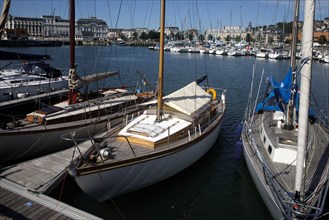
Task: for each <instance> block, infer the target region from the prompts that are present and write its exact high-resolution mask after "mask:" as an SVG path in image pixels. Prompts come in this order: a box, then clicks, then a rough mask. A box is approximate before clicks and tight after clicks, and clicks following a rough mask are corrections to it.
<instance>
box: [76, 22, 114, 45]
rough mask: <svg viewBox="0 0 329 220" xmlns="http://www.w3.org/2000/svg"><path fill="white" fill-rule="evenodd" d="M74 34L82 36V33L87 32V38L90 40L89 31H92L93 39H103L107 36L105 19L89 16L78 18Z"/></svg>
mask: <svg viewBox="0 0 329 220" xmlns="http://www.w3.org/2000/svg"><path fill="white" fill-rule="evenodd" d="M76 30H77V32H76V35H80V36H82V38H83V37H84V35H83V33H88V34H87V35H86V36H88V40H90V33H93V40H105V39H106V38H107V32H108V27H107V24H106V22H105V21H103V20H102V19H97V18H96V17H91V18H80V19H79V20H78V21H77V23H76Z"/></svg>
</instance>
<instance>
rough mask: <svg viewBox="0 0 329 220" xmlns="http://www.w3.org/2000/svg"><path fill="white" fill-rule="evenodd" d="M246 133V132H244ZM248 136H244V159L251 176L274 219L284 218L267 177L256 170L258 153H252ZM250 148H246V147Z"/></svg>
mask: <svg viewBox="0 0 329 220" xmlns="http://www.w3.org/2000/svg"><path fill="white" fill-rule="evenodd" d="M243 135H246V134H243ZM245 138H246V137H244V136H242V141H243V148H244V149H243V150H244V151H243V155H244V159H245V161H246V164H247V167H248V170H249V173H250V175H251V178H252V180H253V182H254V184H255V186H256V188H257V191H258V193H259V194H260V196H261V197H262V200H263V202H264V203H265V205H266V207H267V208H268V210H269V212H270V213H271V215H272V217H273V218H274V219H284V217H283V215H282V214H281V212H280V210H279V207H278V205H277V204H276V203H275V200H274V198H273V197H272V193H271V190H270V188H269V187H268V184H267V183H266V182H265V179H264V178H263V177H264V176H263V175H259V174H258V172H257V171H256V170H255V167H258V165H257V164H255V163H256V162H255V160H256V161H259V160H258V159H256V157H257V155H256V153H251V146H250V145H249V143H248V142H247V141H246V140H245ZM247 147H248V148H249V149H246V148H247Z"/></svg>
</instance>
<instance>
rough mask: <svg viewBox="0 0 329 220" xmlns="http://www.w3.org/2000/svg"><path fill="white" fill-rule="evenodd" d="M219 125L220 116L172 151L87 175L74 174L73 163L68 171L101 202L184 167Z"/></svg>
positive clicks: (212, 140) (213, 138)
mask: <svg viewBox="0 0 329 220" xmlns="http://www.w3.org/2000/svg"><path fill="white" fill-rule="evenodd" d="M221 126H222V118H221V119H220V121H219V122H218V124H217V125H216V127H214V128H213V129H212V130H211V131H210V132H209V134H208V135H206V136H204V137H200V138H199V140H198V139H195V140H193V141H192V142H193V143H192V144H191V143H190V142H189V143H187V145H188V144H190V145H191V146H186V147H181V148H180V149H181V150H179V151H176V152H173V153H164V154H162V155H160V156H157V157H153V158H149V159H140V160H138V159H136V160H135V162H133V163H130V164H125V165H122V166H120V167H116V168H112V169H108V170H104V171H103V170H99V172H94V173H92V174H89V173H88V175H76V171H75V168H74V167H73V168H72V167H71V169H70V170H69V172H70V174H71V175H72V176H73V177H74V178H75V180H76V182H77V183H78V185H79V186H80V188H81V189H82V190H83V191H84V192H85V193H86V194H87V195H89V196H90V197H92V198H94V199H95V200H97V201H99V202H102V201H105V200H108V199H110V198H114V197H118V196H120V195H123V194H126V193H129V192H132V191H135V190H138V189H141V188H144V187H147V186H150V185H152V184H155V183H157V182H160V181H162V180H164V179H166V178H169V177H171V176H173V175H175V174H177V173H179V172H181V171H182V170H184V169H186V168H187V167H188V166H190V165H191V164H193V163H194V162H196V161H197V160H198V159H200V158H201V157H202V156H203V155H204V154H205V153H207V151H208V150H209V149H210V148H211V147H212V146H213V145H214V143H215V141H216V140H217V138H218V135H219V132H220V130H221ZM96 169H97V168H96Z"/></svg>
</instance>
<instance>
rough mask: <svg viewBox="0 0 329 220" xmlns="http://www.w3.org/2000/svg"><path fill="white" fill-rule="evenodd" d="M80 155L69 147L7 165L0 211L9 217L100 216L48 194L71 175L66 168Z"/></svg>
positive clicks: (1, 176) (1, 173) (0, 179)
mask: <svg viewBox="0 0 329 220" xmlns="http://www.w3.org/2000/svg"><path fill="white" fill-rule="evenodd" d="M79 149H80V151H81V153H84V152H85V151H87V150H88V146H87V145H80V148H79ZM74 152H75V154H74V156H72V155H73V153H74ZM79 155H80V154H79V152H77V151H76V150H75V148H69V149H67V150H63V151H60V152H57V153H53V154H50V155H47V156H44V157H40V158H37V159H34V160H30V161H26V162H23V163H19V164H15V165H11V166H7V167H3V168H2V169H1V170H0V195H1V197H0V213H2V215H4V216H5V217H8V218H9V219H41V218H42V219H43V218H47V219H49V218H50V219H99V218H98V217H96V216H94V215H91V214H89V213H86V212H84V211H81V210H79V209H76V208H74V207H71V206H69V205H67V204H64V203H62V202H60V201H57V200H55V199H53V198H51V197H49V196H47V195H46V194H47V193H49V192H50V191H51V190H52V189H54V188H55V187H56V186H57V185H58V183H60V182H61V181H62V180H63V178H64V177H65V176H66V175H67V171H66V167H67V166H68V165H69V163H70V162H71V160H72V159H74V158H75V157H78V156H79ZM0 219H2V216H1V214H0Z"/></svg>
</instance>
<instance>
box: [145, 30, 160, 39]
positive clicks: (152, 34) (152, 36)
mask: <svg viewBox="0 0 329 220" xmlns="http://www.w3.org/2000/svg"><path fill="white" fill-rule="evenodd" d="M147 38H148V39H151V40H159V39H160V33H159V32H157V31H153V30H152V31H150V32H149V33H148V34H147Z"/></svg>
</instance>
